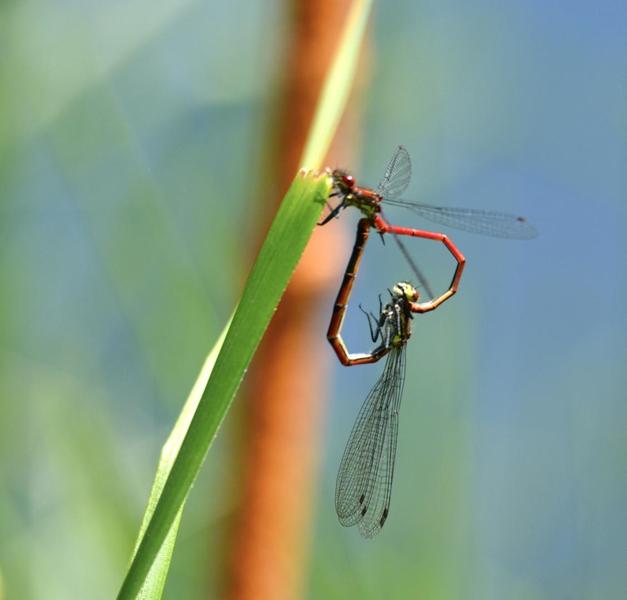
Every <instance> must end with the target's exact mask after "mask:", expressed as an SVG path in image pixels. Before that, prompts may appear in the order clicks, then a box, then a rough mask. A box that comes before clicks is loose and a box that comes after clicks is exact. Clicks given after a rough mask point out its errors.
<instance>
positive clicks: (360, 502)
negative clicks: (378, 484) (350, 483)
mask: <svg viewBox="0 0 627 600" xmlns="http://www.w3.org/2000/svg"><path fill="white" fill-rule="evenodd" d="M365 499H366V496H364V494H362V495H361V496H359V504H363V503H364V500H365Z"/></svg>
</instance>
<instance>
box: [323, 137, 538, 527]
mask: <svg viewBox="0 0 627 600" xmlns="http://www.w3.org/2000/svg"><path fill="white" fill-rule="evenodd" d="M331 176H332V179H333V189H332V192H331V195H330V198H337V199H338V200H339V203H338V204H337V205H336V206H335V207H330V211H329V214H328V215H327V216H326V217H325V218H324V219H323V221H322V222H321V223H320V225H325V224H326V223H328V222H330V221H331V220H332V219H333V218H334V217H336V216H337V215H338V214H339V213H340V211H342V210H343V209H345V208H348V207H349V206H354V207H356V208H357V209H359V210H360V211H361V212H362V214H363V215H364V218H362V219H361V220H360V221H359V223H358V226H357V236H356V240H355V244H354V246H353V251H352V254H351V256H350V259H349V261H348V264H347V266H346V270H345V272H344V278H343V281H342V284H341V286H340V290H339V292H338V295H337V299H336V301H335V306H334V309H333V315H332V317H331V323H330V325H329V330H328V333H327V338H328V340H329V342H330V343H331V345H332V346H333V349H334V350H335V353H336V354H337V357H338V359H339V360H340V362H341V363H342V364H343V365H345V366H355V365H363V364H369V363H374V362H377V361H378V360H380V359H381V358H383V357H384V356H385V357H386V361H385V365H384V368H383V371H382V372H381V375H380V376H379V379H378V380H377V382H376V383H375V385H374V386H373V388H372V389H371V390H370V392H369V394H368V395H367V396H366V399H365V401H364V403H363V406H362V408H361V410H360V411H359V415H358V417H357V420H356V421H355V425H354V426H353V430H352V432H351V434H350V437H349V439H348V443H347V444H346V449H345V450H344V455H343V457H342V460H341V463H340V468H339V472H338V476H337V482H336V488H335V509H336V512H337V515H338V518H339V520H340V523H341V524H342V525H345V526H351V525H357V526H358V529H359V531H360V533H361V534H362V535H363V536H364V537H368V538H370V537H373V536H374V535H376V534H377V533H378V532H379V531H380V530H381V528H382V527H383V525H384V523H385V521H386V519H387V518H388V515H389V512H390V501H391V495H392V482H393V479H394V463H395V456H396V445H397V439H398V417H399V410H400V404H401V398H402V394H403V387H404V383H405V363H406V358H405V349H406V346H407V342H408V340H409V338H410V336H411V324H412V319H413V315H414V314H416V313H426V312H429V311H432V310H435V309H436V308H438V307H439V306H440V305H442V304H443V303H444V302H445V301H446V300H448V299H449V298H451V297H452V296H453V295H454V294H455V293H456V292H457V290H458V287H459V283H460V280H461V276H462V273H463V270H464V265H465V262H466V260H465V258H464V256H463V254H462V253H461V252H460V251H459V249H458V248H457V247H456V246H455V244H454V243H453V242H452V240H450V239H449V238H448V237H447V236H446V235H444V234H442V233H435V232H431V231H427V230H422V229H411V228H407V227H399V226H396V225H391V224H390V223H388V222H387V220H386V219H385V217H384V214H383V210H382V205H384V206H387V205H390V206H401V207H404V208H407V209H409V210H411V211H413V212H414V213H416V214H418V215H419V216H421V217H424V218H425V219H428V220H431V221H433V222H436V223H439V224H441V225H445V226H449V227H454V228H457V229H462V230H465V231H470V232H473V233H480V234H484V235H489V236H493V237H499V238H508V239H519V240H525V239H531V238H533V237H535V236H536V230H535V228H534V227H533V226H532V225H531V224H530V223H529V222H528V221H527V220H526V219H525V218H524V217H521V216H515V215H511V214H508V213H503V212H496V211H489V210H478V209H469V208H446V207H440V206H433V205H429V204H421V203H413V202H409V201H406V200H402V199H400V196H401V195H402V194H403V193H404V192H405V190H406V189H407V187H408V185H409V181H410V179H411V160H410V158H409V154H408V152H407V150H406V149H405V148H404V147H403V146H399V147H398V148H397V149H396V152H395V153H394V155H393V157H392V160H391V161H390V163H389V165H388V168H387V169H386V171H385V175H384V177H383V179H382V180H381V182H380V183H379V186H378V187H377V188H376V190H373V189H369V188H366V187H360V186H358V185H357V183H356V181H355V178H354V177H353V176H352V175H351V174H349V173H348V172H346V171H344V170H341V169H335V170H334V171H332V172H331ZM371 229H375V231H377V232H378V233H380V234H381V235H387V234H391V235H392V237H393V239H394V240H395V241H396V243H397V244H398V246H399V248H400V250H401V252H402V254H403V255H404V256H405V258H406V259H407V261H408V264H409V267H410V269H411V271H412V273H413V275H414V277H415V278H416V280H417V284H419V285H420V286H421V287H422V288H424V290H425V291H426V292H427V294H428V295H429V296H430V298H431V299H430V300H427V301H425V302H419V301H418V300H419V296H420V294H419V292H418V290H417V289H416V287H414V286H413V285H412V284H411V283H410V282H408V281H401V282H398V283H396V284H394V285H393V286H392V287H391V288H390V289H389V290H388V291H389V296H390V298H389V301H388V302H386V303H385V304H383V302H382V301H381V300H379V311H378V314H373V313H367V312H366V311H363V309H362V311H363V312H365V314H366V317H367V320H368V326H369V329H370V335H371V338H372V342H373V344H376V345H375V347H374V348H373V349H372V350H371V351H370V352H364V353H356V354H354V353H350V352H349V351H348V349H347V347H346V345H345V343H344V341H343V339H342V335H341V332H342V325H343V322H344V317H345V314H346V310H347V307H348V302H349V299H350V296H351V293H352V288H353V284H354V282H355V278H356V276H357V273H358V271H359V265H360V262H361V259H362V256H363V253H364V250H365V247H366V243H367V241H368V237H369V233H370V230H371ZM401 236H409V237H417V238H424V239H428V240H433V241H439V242H441V243H443V244H444V246H445V247H446V249H447V250H448V251H449V252H450V254H451V255H452V257H453V259H454V260H455V263H456V266H455V269H454V272H453V276H452V279H451V283H450V285H449V287H448V289H447V290H446V291H445V292H444V293H442V294H440V295H439V296H437V297H434V294H433V293H432V292H431V289H430V286H429V284H428V282H427V280H426V278H425V277H424V276H423V274H422V272H421V270H420V269H419V268H418V266H417V265H416V264H415V262H414V261H413V260H412V258H411V255H410V253H409V252H408V250H407V248H406V246H405V244H404V243H403V242H402V241H401ZM360 308H361V307H360Z"/></svg>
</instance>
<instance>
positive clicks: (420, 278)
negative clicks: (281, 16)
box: [392, 233, 435, 300]
mask: <svg viewBox="0 0 627 600" xmlns="http://www.w3.org/2000/svg"><path fill="white" fill-rule="evenodd" d="M392 237H393V238H394V241H395V242H396V244H397V245H398V248H399V250H400V251H401V254H402V255H403V256H404V257H405V260H406V261H407V262H408V263H409V267H410V268H411V270H412V271H413V273H414V276H415V277H416V283H417V284H418V285H419V286H420V287H421V288H422V289H424V291H425V292H426V293H427V296H428V299H429V300H431V299H433V298H435V296H434V295H433V290H432V289H431V286H430V285H429V281H428V280H427V278H426V277H425V275H424V274H423V272H422V271H421V270H420V268H419V267H418V265H417V264H416V263H415V262H414V259H413V258H412V257H411V254H410V253H409V251H408V250H407V248H406V247H405V244H403V242H401V238H400V237H399V236H398V235H396V234H395V233H393V234H392Z"/></svg>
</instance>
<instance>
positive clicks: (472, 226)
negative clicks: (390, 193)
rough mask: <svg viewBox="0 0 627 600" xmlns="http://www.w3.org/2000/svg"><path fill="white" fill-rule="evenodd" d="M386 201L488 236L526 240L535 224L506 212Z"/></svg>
mask: <svg viewBox="0 0 627 600" xmlns="http://www.w3.org/2000/svg"><path fill="white" fill-rule="evenodd" d="M385 201H386V204H391V205H393V206H403V207H404V208H408V209H409V210H411V211H413V212H415V213H416V214H417V215H420V216H421V217H424V218H425V219H428V220H429V221H433V222H434V223H440V224H441V225H446V226H447V227H454V228H455V229H462V230H464V231H470V232H471V233H481V234H484V235H490V236H492V237H499V238H509V239H515V240H529V239H531V238H534V237H536V235H538V232H537V231H536V228H535V227H534V226H533V225H532V224H531V223H529V221H527V219H525V217H520V216H516V215H511V214H508V213H503V212H498V211H491V210H477V209H473V208H448V207H443V206H432V205H431V204H420V203H418V202H408V201H406V200H390V201H388V198H385Z"/></svg>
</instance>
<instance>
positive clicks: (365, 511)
mask: <svg viewBox="0 0 627 600" xmlns="http://www.w3.org/2000/svg"><path fill="white" fill-rule="evenodd" d="M367 512H368V506H366V505H364V506H363V507H362V509H361V516H362V517H363V516H364V515H365V514H366V513H367Z"/></svg>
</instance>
